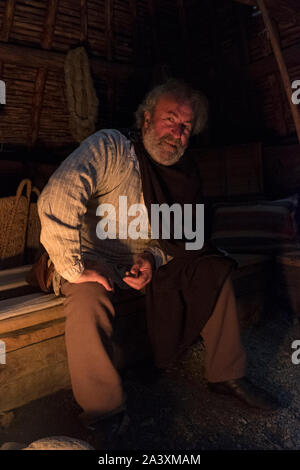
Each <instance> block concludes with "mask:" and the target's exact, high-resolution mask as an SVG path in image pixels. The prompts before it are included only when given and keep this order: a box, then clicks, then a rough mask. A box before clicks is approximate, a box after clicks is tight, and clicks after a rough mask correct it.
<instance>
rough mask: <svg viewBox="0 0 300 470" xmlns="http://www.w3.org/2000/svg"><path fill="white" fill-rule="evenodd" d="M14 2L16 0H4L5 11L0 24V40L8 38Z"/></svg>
mask: <svg viewBox="0 0 300 470" xmlns="http://www.w3.org/2000/svg"><path fill="white" fill-rule="evenodd" d="M15 4H16V0H7V1H6V7H5V13H4V18H3V24H2V33H1V35H0V40H1V41H8V39H9V34H10V30H11V27H12V23H13V19H14V11H15Z"/></svg>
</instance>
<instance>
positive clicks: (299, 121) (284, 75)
mask: <svg viewBox="0 0 300 470" xmlns="http://www.w3.org/2000/svg"><path fill="white" fill-rule="evenodd" d="M257 4H258V7H259V9H260V11H261V13H262V16H263V20H264V23H265V26H266V28H267V31H268V33H269V37H270V41H271V44H272V48H273V52H274V56H275V59H276V62H277V64H278V67H279V71H280V75H281V79H282V82H283V86H284V89H285V92H286V95H287V99H288V102H289V105H290V108H291V112H292V116H293V120H294V124H295V127H296V132H297V135H298V140H299V143H300V114H299V111H298V108H297V106H296V105H295V104H293V102H292V98H291V97H292V86H291V80H290V77H289V73H288V69H287V66H286V64H285V61H284V57H283V53H282V51H281V47H280V44H279V41H278V39H277V35H276V31H275V29H274V26H273V23H272V20H271V18H270V15H269V12H268V10H267V8H266V5H265V1H264V0H257Z"/></svg>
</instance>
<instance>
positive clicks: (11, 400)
mask: <svg viewBox="0 0 300 470" xmlns="http://www.w3.org/2000/svg"><path fill="white" fill-rule="evenodd" d="M0 375H1V382H0V412H3V411H7V410H11V409H14V408H17V407H19V406H22V405H24V404H25V403H28V402H30V401H32V400H36V399H37V398H40V397H42V396H45V395H48V394H50V393H53V392H55V391H57V390H60V389H62V388H67V387H68V388H69V386H70V377H69V372H68V364H67V356H66V347H65V340H64V336H58V337H56V338H52V339H49V340H46V341H43V342H41V343H38V344H33V345H31V346H28V347H25V348H22V349H19V350H17V351H13V352H9V353H8V354H7V355H6V364H1V365H0Z"/></svg>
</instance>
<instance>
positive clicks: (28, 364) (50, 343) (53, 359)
mask: <svg viewBox="0 0 300 470" xmlns="http://www.w3.org/2000/svg"><path fill="white" fill-rule="evenodd" d="M65 359H66V347H65V338H64V335H62V336H58V337H56V338H51V339H47V340H46V341H42V342H40V343H37V344H32V345H29V346H27V347H25V348H22V349H18V350H16V351H12V352H10V353H8V354H7V355H6V364H2V365H0V371H1V385H0V397H1V396H2V391H1V387H2V384H4V383H5V382H6V383H9V382H14V381H15V380H16V379H18V378H20V377H26V376H28V375H30V374H31V373H32V372H34V371H36V370H39V369H43V368H44V367H46V366H48V365H50V364H52V365H53V366H55V364H56V363H58V362H61V361H64V360H65ZM0 401H1V398H0Z"/></svg>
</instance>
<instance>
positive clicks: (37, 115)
mask: <svg viewBox="0 0 300 470" xmlns="http://www.w3.org/2000/svg"><path fill="white" fill-rule="evenodd" d="M47 72H48V71H47V68H40V69H38V71H37V74H36V80H35V85H34V93H33V96H32V120H31V135H30V136H29V138H30V141H29V147H34V145H35V143H36V141H37V138H38V135H39V129H40V119H41V111H42V106H43V97H44V90H45V85H46V80H47Z"/></svg>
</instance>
